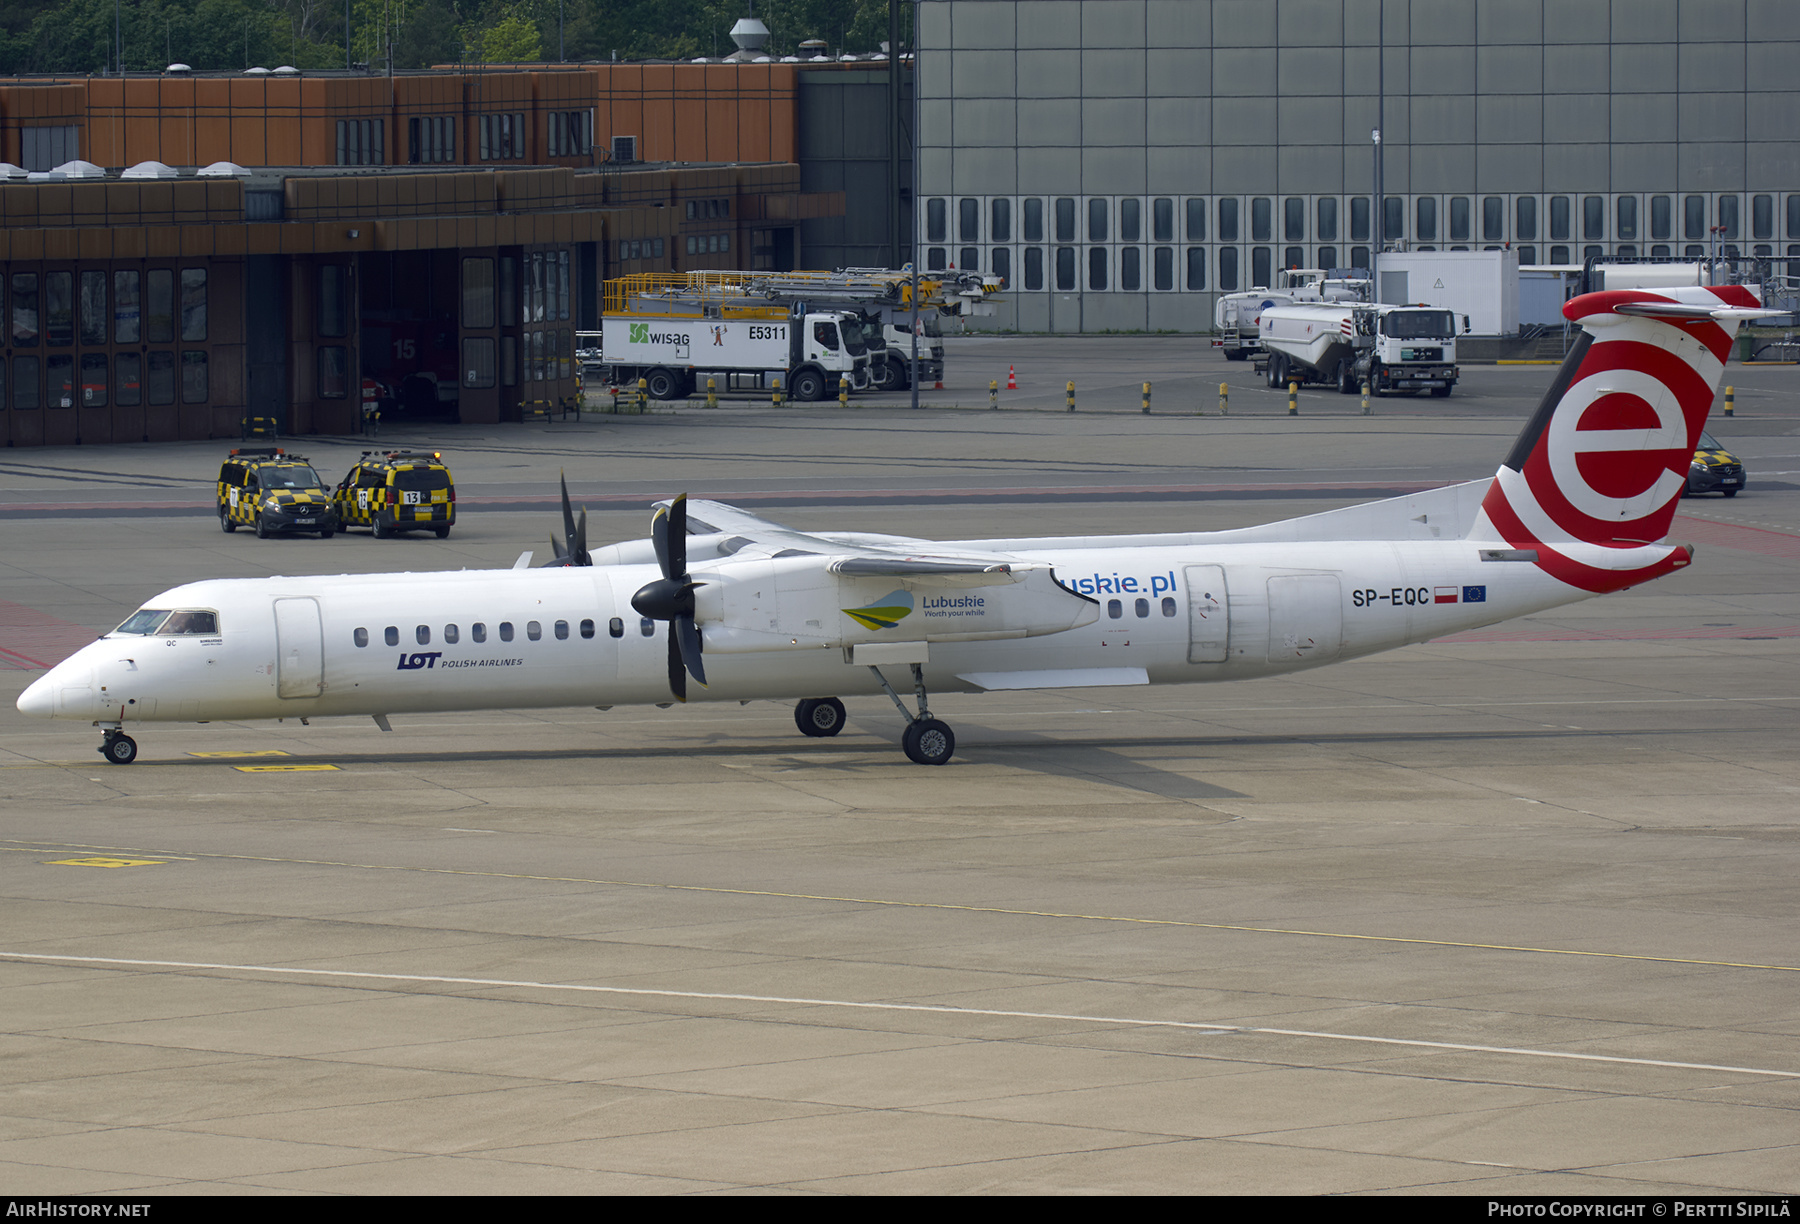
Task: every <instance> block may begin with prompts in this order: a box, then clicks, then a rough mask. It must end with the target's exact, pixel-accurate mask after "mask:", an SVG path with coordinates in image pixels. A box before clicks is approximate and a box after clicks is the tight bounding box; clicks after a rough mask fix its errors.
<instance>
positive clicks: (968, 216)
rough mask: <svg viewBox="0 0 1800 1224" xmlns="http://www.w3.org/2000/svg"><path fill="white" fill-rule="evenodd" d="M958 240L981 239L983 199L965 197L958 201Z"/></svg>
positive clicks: (978, 240)
mask: <svg viewBox="0 0 1800 1224" xmlns="http://www.w3.org/2000/svg"><path fill="white" fill-rule="evenodd" d="M956 240H957V241H958V242H980V241H981V201H980V200H971V199H969V198H967V197H964V198H963V199H961V200H958V201H957V202H956Z"/></svg>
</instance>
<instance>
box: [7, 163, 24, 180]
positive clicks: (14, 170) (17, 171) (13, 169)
mask: <svg viewBox="0 0 1800 1224" xmlns="http://www.w3.org/2000/svg"><path fill="white" fill-rule="evenodd" d="M29 173H30V171H28V170H26V169H24V168H23V167H21V166H15V165H13V164H12V163H11V162H0V179H22V178H25V177H27V176H28V175H29Z"/></svg>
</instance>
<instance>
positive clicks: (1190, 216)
mask: <svg viewBox="0 0 1800 1224" xmlns="http://www.w3.org/2000/svg"><path fill="white" fill-rule="evenodd" d="M1187 240H1188V241H1189V242H1205V241H1206V201H1205V200H1189V201H1188V202H1187Z"/></svg>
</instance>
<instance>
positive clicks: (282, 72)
mask: <svg viewBox="0 0 1800 1224" xmlns="http://www.w3.org/2000/svg"><path fill="white" fill-rule="evenodd" d="M269 75H270V76H299V75H300V70H299V69H298V68H296V67H294V66H293V65H292V64H283V65H282V66H281V67H279V68H277V69H276V70H275V71H274V72H272V73H270V74H269Z"/></svg>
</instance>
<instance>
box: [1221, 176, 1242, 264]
mask: <svg viewBox="0 0 1800 1224" xmlns="http://www.w3.org/2000/svg"><path fill="white" fill-rule="evenodd" d="M1237 240H1238V202H1237V200H1236V198H1235V197H1232V196H1227V197H1225V198H1224V199H1223V200H1220V201H1219V241H1220V242H1236V241H1237ZM1224 271H1225V268H1224V265H1223V264H1220V265H1219V274H1220V275H1221V276H1223V275H1224Z"/></svg>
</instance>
